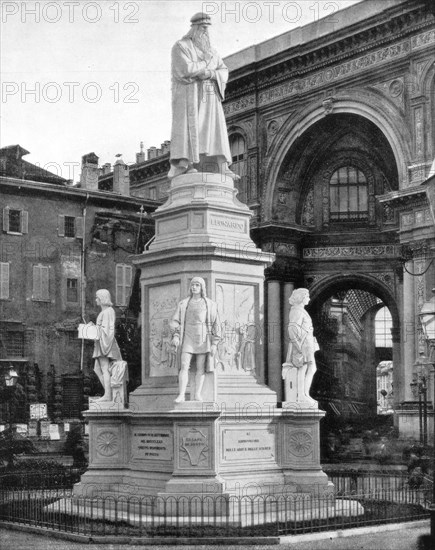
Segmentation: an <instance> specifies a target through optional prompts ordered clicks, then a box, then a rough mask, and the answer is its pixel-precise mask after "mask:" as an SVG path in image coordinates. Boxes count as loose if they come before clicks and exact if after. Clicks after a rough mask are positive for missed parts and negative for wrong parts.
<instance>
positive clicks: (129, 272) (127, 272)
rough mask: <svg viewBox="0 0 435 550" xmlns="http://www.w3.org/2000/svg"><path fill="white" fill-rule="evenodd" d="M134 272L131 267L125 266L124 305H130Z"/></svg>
mask: <svg viewBox="0 0 435 550" xmlns="http://www.w3.org/2000/svg"><path fill="white" fill-rule="evenodd" d="M132 274H133V270H132V267H131V265H126V266H125V296H124V305H125V306H126V305H128V300H129V299H130V294H131V278H132Z"/></svg>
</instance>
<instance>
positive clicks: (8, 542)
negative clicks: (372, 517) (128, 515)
mask: <svg viewBox="0 0 435 550" xmlns="http://www.w3.org/2000/svg"><path fill="white" fill-rule="evenodd" d="M391 527H392V526H382V527H378V528H376V530H374V529H372V530H373V531H374V532H371V533H367V532H363V533H361V531H359V533H358V534H354V533H355V532H356V530H353V531H352V534H351V533H350V532H348V533H345V532H333V533H332V532H331V533H328V534H327V533H320V534H319V535H304V536H299V537H283V538H282V539H281V544H280V545H279V546H270V545H252V546H251V545H249V546H235V545H219V546H209V545H207V546H205V545H193V544H188V545H183V546H181V545H176V546H172V545H170V546H158V545H151V546H150V545H147V546H137V545H129V544H93V543H90V544H85V543H79V542H70V541H66V540H62V539H58V538H54V537H48V536H44V535H39V534H33V533H26V532H22V531H15V530H9V529H2V528H0V549H1V550H137V549H138V548H150V549H152V550H157V549H159V550H182V549H186V550H188V549H194V550H216V549H219V550H241V549H247V550H248V549H249V550H270V549H271V548H277V549H279V550H429V549H430V548H431V547H430V546H429V545H427V546H426V547H424V546H423V545H422V544H421V542H419V540H420V537H421V536H423V535H427V534H428V533H429V521H420V522H415V523H413V524H409V525H406V524H402V525H401V526H399V527H395V528H394V529H392V530H391ZM319 536H320V537H323V538H320V539H319V538H317V537H319Z"/></svg>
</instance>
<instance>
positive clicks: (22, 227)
mask: <svg viewBox="0 0 435 550" xmlns="http://www.w3.org/2000/svg"><path fill="white" fill-rule="evenodd" d="M28 227H29V213H28V212H27V211H26V210H19V209H16V208H10V207H9V206H6V208H3V231H5V232H6V233H15V234H22V235H24V234H26V233H28V231H29V230H28Z"/></svg>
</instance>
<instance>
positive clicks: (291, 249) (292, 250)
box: [274, 242, 298, 256]
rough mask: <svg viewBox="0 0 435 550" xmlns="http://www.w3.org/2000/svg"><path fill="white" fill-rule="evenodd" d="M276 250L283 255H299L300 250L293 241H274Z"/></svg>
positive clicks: (276, 252)
mask: <svg viewBox="0 0 435 550" xmlns="http://www.w3.org/2000/svg"><path fill="white" fill-rule="evenodd" d="M274 252H275V254H280V255H281V256H297V255H298V251H297V248H296V245H294V244H291V243H277V242H275V243H274Z"/></svg>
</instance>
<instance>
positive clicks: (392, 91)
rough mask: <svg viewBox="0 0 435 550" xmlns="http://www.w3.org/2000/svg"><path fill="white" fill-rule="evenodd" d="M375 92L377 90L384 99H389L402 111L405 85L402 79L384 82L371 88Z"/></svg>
mask: <svg viewBox="0 0 435 550" xmlns="http://www.w3.org/2000/svg"><path fill="white" fill-rule="evenodd" d="M370 87H373V88H374V89H376V90H379V91H380V92H381V93H382V94H383V95H384V96H385V97H388V98H390V99H391V100H392V101H393V102H394V103H395V104H396V105H397V106H398V107H399V108H400V109H402V110H404V107H405V96H404V93H403V92H404V90H405V84H404V79H403V77H399V78H394V79H389V80H386V81H385V82H380V83H379V84H374V85H372V86H369V88H370Z"/></svg>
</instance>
